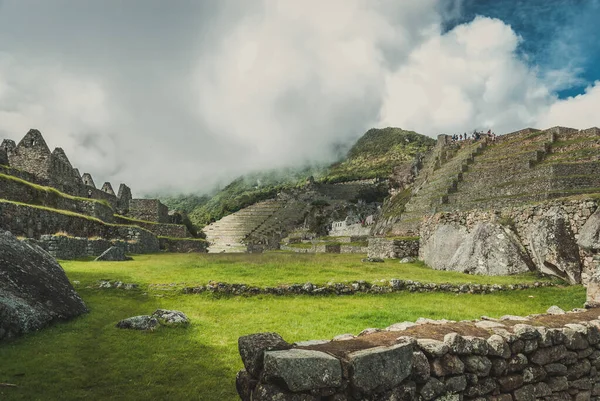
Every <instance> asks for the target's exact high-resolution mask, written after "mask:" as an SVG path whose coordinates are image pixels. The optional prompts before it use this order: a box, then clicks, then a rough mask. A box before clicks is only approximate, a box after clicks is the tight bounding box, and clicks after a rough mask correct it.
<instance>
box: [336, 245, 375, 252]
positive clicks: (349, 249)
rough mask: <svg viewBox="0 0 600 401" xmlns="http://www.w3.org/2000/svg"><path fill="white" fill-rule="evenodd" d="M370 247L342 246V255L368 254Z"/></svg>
mask: <svg viewBox="0 0 600 401" xmlns="http://www.w3.org/2000/svg"><path fill="white" fill-rule="evenodd" d="M368 252H369V247H368V246H353V245H344V244H340V253H368Z"/></svg>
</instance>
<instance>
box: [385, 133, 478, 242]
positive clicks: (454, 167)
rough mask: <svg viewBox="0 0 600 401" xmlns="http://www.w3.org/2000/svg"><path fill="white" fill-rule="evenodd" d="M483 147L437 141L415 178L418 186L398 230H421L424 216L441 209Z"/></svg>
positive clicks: (410, 231) (466, 143)
mask: <svg viewBox="0 0 600 401" xmlns="http://www.w3.org/2000/svg"><path fill="white" fill-rule="evenodd" d="M484 148H485V143H483V142H475V143H471V142H470V141H465V142H463V143H461V144H460V146H459V145H458V144H449V145H447V146H440V144H438V146H437V147H436V148H435V149H434V150H433V153H432V154H431V155H430V156H429V158H428V159H427V160H426V161H425V165H424V168H423V170H422V171H421V173H420V174H419V176H418V177H417V180H416V181H415V185H414V188H415V189H414V190H413V194H412V196H411V198H410V200H409V201H408V203H407V204H406V207H405V212H404V213H402V215H401V217H400V222H399V224H398V227H399V228H398V229H396V230H395V231H397V232H403V233H406V234H411V233H412V234H414V233H418V231H419V230H418V226H419V224H420V221H421V219H422V217H423V216H424V215H427V214H431V213H432V211H434V210H436V209H439V208H440V205H442V203H443V201H444V200H445V199H446V197H447V195H448V193H449V192H452V191H453V190H455V188H456V184H457V182H458V180H459V177H460V175H461V174H462V173H463V172H464V171H466V170H467V168H468V165H469V164H471V163H472V162H473V160H474V157H475V155H477V154H478V153H480V152H481V151H482V150H483V149H484Z"/></svg>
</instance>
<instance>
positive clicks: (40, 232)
mask: <svg viewBox="0 0 600 401" xmlns="http://www.w3.org/2000/svg"><path fill="white" fill-rule="evenodd" d="M0 174H3V175H4V178H2V186H0V199H5V200H6V201H8V202H20V203H21V204H26V205H29V204H32V205H39V206H44V207H47V208H52V209H56V211H57V212H56V213H52V212H50V211H49V210H47V209H46V210H41V209H39V208H38V209H36V208H25V207H24V206H21V207H15V205H14V204H10V205H9V204H4V205H0V221H1V224H0V225H2V227H3V228H5V229H8V230H10V231H12V232H13V234H15V235H19V236H25V237H29V238H34V239H37V240H40V239H42V236H44V235H46V237H54V234H56V233H59V232H62V231H66V232H67V234H69V235H68V236H67V237H66V238H63V239H61V240H60V241H58V240H57V239H56V238H54V239H52V241H51V242H52V244H50V243H47V244H46V248H47V247H48V246H52V247H54V248H56V246H57V245H56V244H61V245H60V246H61V247H63V246H64V247H66V248H65V249H54V250H53V251H55V252H56V253H57V254H65V255H75V256H74V257H82V256H87V255H86V254H85V251H79V249H88V252H89V250H90V249H91V250H93V252H97V251H98V250H97V249H96V248H98V246H97V244H98V243H99V242H98V241H95V240H94V241H88V240H87V237H93V236H98V237H100V238H108V239H110V240H121V241H126V242H127V241H137V240H138V239H139V238H144V241H143V243H145V244H146V246H142V247H139V246H133V245H128V251H134V252H135V251H137V252H139V251H141V252H155V251H157V250H158V249H159V244H160V245H162V246H164V249H170V250H175V251H177V250H179V249H185V250H186V251H190V250H196V251H205V248H206V244H204V243H202V244H201V243H200V242H201V241H193V242H190V241H192V238H191V237H192V235H191V234H190V233H189V231H188V230H187V228H186V226H184V225H182V224H180V222H179V221H177V222H176V221H174V220H175V219H176V218H175V217H174V218H171V217H170V216H169V211H168V208H167V207H166V206H165V205H163V204H162V203H161V202H160V201H159V200H157V199H133V197H132V194H131V189H130V188H129V187H128V186H127V185H125V184H123V183H122V184H120V185H119V190H118V192H117V193H116V194H115V191H114V189H113V187H112V185H111V183H110V182H105V183H104V184H103V185H102V187H101V188H100V189H98V188H97V187H96V184H95V182H94V179H93V177H92V176H91V174H89V173H84V174H83V175H81V174H80V172H79V170H78V169H77V168H74V167H73V165H72V164H71V162H70V161H69V158H68V157H67V155H66V153H65V152H64V150H63V149H62V148H55V149H54V150H53V151H50V148H49V147H48V145H47V143H46V141H45V140H44V137H43V136H42V134H41V132H40V131H38V130H36V129H31V130H29V132H27V134H26V135H25V136H24V137H23V139H21V141H20V142H19V143H18V144H15V142H14V141H13V140H10V139H5V140H3V141H2V143H1V144H0ZM11 177H15V178H16V179H20V180H23V181H26V182H28V183H31V184H37V185H41V186H44V187H51V188H55V189H56V190H58V191H60V192H62V193H63V194H66V195H70V196H72V197H75V198H69V197H65V196H64V195H61V194H60V192H59V193H57V194H54V193H50V192H48V191H44V190H40V189H38V187H35V186H32V185H30V184H26V183H23V182H22V181H18V180H15V179H11ZM86 200H89V201H86ZM62 210H66V211H69V212H76V213H80V214H83V215H88V216H91V217H95V218H97V219H99V220H100V222H96V221H90V220H89V219H88V220H86V219H85V218H76V217H73V216H65V215H64V213H63V214H61V211H62ZM180 220H181V219H180ZM102 223H108V224H114V223H119V224H120V225H122V226H128V225H129V226H132V228H131V229H130V230H129V231H128V232H125V231H123V230H121V229H116V228H112V227H110V226H108V227H107V226H106V225H103V224H102ZM134 225H135V226H137V227H133V226H134ZM140 230H146V231H148V232H149V233H148V235H147V234H145V233H143V232H142V231H140ZM152 236H154V239H152V238H151V237H152ZM157 237H161V238H160V241H159V238H157ZM82 240H85V241H87V242H86V244H87V245H86V244H83V245H81V244H82ZM173 240H179V241H180V242H181V241H184V240H187V241H188V242H190V243H189V244H185V245H182V244H179V243H178V244H172V243H170V242H172V241H173ZM109 243H110V242H107V244H109ZM40 245H43V244H40ZM86 247H87V248H86ZM82 252H83V253H82ZM95 256H97V255H95Z"/></svg>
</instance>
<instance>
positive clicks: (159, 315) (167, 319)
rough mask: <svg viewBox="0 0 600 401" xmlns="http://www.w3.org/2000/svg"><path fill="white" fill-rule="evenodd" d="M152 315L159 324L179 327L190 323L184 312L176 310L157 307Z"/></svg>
mask: <svg viewBox="0 0 600 401" xmlns="http://www.w3.org/2000/svg"><path fill="white" fill-rule="evenodd" d="M152 317H154V318H156V320H158V323H160V325H161V326H167V327H181V326H187V325H189V324H190V321H189V320H188V317H187V316H186V315H185V313H183V312H181V311H178V310H167V309H157V310H156V311H155V312H154V313H153V314H152Z"/></svg>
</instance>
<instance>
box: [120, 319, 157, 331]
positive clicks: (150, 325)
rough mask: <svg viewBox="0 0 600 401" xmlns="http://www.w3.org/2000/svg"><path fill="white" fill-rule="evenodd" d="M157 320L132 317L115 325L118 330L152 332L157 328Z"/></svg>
mask: <svg viewBox="0 0 600 401" xmlns="http://www.w3.org/2000/svg"><path fill="white" fill-rule="evenodd" d="M159 325H160V324H159V322H158V319H157V318H155V317H153V316H150V315H141V316H133V317H130V318H127V319H123V320H121V321H120V322H119V323H117V328H119V329H131V330H143V331H152V330H154V329H156V328H157V327H158V326H159Z"/></svg>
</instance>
